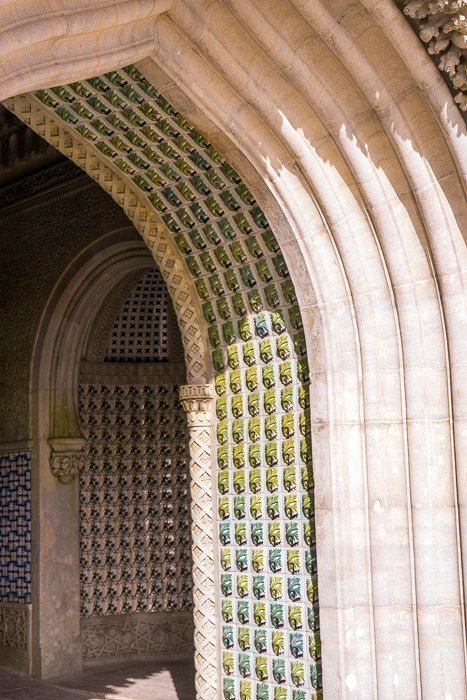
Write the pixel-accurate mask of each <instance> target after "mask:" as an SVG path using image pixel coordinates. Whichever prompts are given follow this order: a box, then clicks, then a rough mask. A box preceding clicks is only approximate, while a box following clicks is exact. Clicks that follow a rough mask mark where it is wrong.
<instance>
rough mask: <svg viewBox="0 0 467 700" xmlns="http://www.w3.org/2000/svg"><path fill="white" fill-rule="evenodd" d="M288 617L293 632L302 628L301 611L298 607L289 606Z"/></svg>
mask: <svg viewBox="0 0 467 700" xmlns="http://www.w3.org/2000/svg"><path fill="white" fill-rule="evenodd" d="M288 617H289V624H290V626H291V627H292V629H293V630H299V629H301V628H302V627H303V621H302V609H301V607H300V606H299V605H289V609H288Z"/></svg>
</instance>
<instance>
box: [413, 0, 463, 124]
mask: <svg viewBox="0 0 467 700" xmlns="http://www.w3.org/2000/svg"><path fill="white" fill-rule="evenodd" d="M400 4H402V7H403V11H404V14H405V15H407V16H408V17H410V18H411V19H412V20H413V21H414V24H415V26H416V27H417V29H418V33H419V36H420V39H421V40H422V41H423V42H424V43H425V44H427V45H428V46H427V50H428V53H429V54H431V55H432V56H434V57H435V59H436V62H437V64H438V68H439V69H440V70H441V71H443V72H444V73H446V75H447V77H448V78H449V80H450V82H451V84H452V86H453V87H454V89H455V90H457V92H456V95H455V97H454V100H455V101H456V102H457V104H458V105H459V107H460V109H461V110H462V111H463V112H465V111H467V0H437V1H434V0H409V1H407V0H402V3H400Z"/></svg>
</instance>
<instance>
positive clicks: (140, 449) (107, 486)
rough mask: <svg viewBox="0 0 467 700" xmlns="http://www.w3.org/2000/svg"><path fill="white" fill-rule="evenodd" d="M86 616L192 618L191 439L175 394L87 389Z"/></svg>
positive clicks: (83, 392)
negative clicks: (172, 613)
mask: <svg viewBox="0 0 467 700" xmlns="http://www.w3.org/2000/svg"><path fill="white" fill-rule="evenodd" d="M80 418H81V422H82V426H83V429H84V433H85V436H86V438H87V446H86V459H85V467H84V469H83V471H82V473H81V474H80V527H81V537H80V556H81V614H82V616H84V617H89V616H95V615H112V614H120V613H135V612H138V613H140V612H156V611H168V610H178V611H182V610H190V609H191V607H192V595H191V587H192V583H191V550H190V546H191V538H190V520H191V519H190V496H189V464H188V463H189V458H188V436H187V425H186V416H185V413H184V411H183V409H182V407H181V405H180V403H179V401H178V387H177V386H160V387H149V386H145V387H143V386H105V385H89V384H88V385H81V386H80Z"/></svg>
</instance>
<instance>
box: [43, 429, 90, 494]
mask: <svg viewBox="0 0 467 700" xmlns="http://www.w3.org/2000/svg"><path fill="white" fill-rule="evenodd" d="M85 444H86V440H84V439H83V438H54V439H52V440H49V445H50V447H51V449H52V452H51V455H50V471H51V472H52V474H53V475H54V476H55V477H56V478H57V479H58V480H59V481H60V482H61V483H62V484H69V483H71V482H72V481H73V479H74V478H75V476H77V475H78V473H79V471H80V469H81V468H82V466H83V461H84V454H83V448H84V446H85Z"/></svg>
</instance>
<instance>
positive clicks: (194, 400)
mask: <svg viewBox="0 0 467 700" xmlns="http://www.w3.org/2000/svg"><path fill="white" fill-rule="evenodd" d="M212 396H213V390H212V386H211V385H185V386H182V387H180V401H181V404H182V406H183V408H184V409H185V411H186V412H187V418H188V426H189V429H190V457H191V459H190V474H191V517H192V537H193V548H192V551H193V602H194V618H195V669H196V677H195V684H196V697H197V700H214V698H217V659H216V654H217V639H216V616H215V609H216V605H215V603H216V598H215V594H216V592H215V578H214V521H213V512H212V502H213V491H212V478H211V414H210V410H209V409H210V404H211V401H212Z"/></svg>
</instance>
